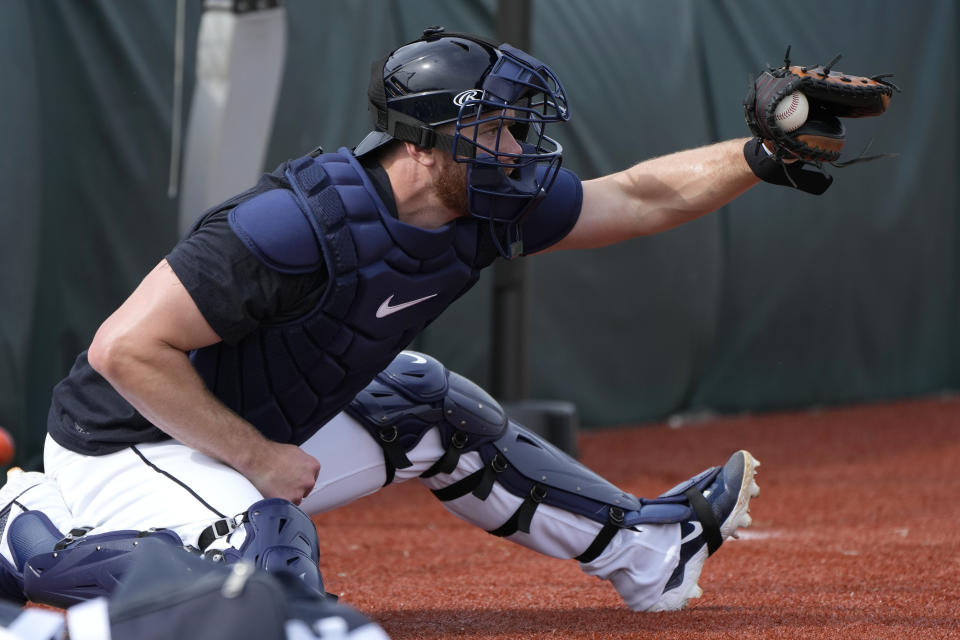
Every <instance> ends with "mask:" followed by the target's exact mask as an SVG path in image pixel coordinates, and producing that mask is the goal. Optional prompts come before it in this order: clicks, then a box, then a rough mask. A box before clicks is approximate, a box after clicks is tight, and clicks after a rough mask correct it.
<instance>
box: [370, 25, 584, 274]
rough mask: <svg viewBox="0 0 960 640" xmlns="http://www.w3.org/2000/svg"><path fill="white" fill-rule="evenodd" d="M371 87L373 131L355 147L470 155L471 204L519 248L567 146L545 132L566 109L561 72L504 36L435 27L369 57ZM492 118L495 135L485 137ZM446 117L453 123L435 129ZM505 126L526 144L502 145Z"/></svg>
mask: <svg viewBox="0 0 960 640" xmlns="http://www.w3.org/2000/svg"><path fill="white" fill-rule="evenodd" d="M368 95H369V98H370V106H371V111H372V113H373V116H374V127H375V129H376V131H374V132H372V133H370V134H369V135H368V136H367V137H366V138H365V139H364V140H363V141H362V142H361V143H360V144H359V145H358V146H357V148H356V149H355V150H354V153H355V154H356V155H357V156H361V155H363V154H365V153H369V152H370V151H373V150H374V149H376V148H378V147H380V146H382V145H384V144H386V143H388V142H390V141H391V140H401V141H405V142H412V143H414V144H417V145H419V146H421V147H434V148H437V149H441V150H446V151H450V153H451V155H452V156H453V158H454V159H455V160H456V161H457V162H465V163H467V165H468V166H467V185H468V186H467V195H468V203H469V210H470V214H471V215H473V216H474V217H477V218H480V219H483V220H487V221H489V222H490V231H491V235H492V237H493V239H494V242H495V244H496V246H497V249H498V250H499V251H500V253H501V254H502V255H504V256H506V257H508V258H509V257H513V256H515V255H517V254H518V253H519V252H520V251H521V250H522V241H521V237H520V222H521V221H522V220H523V218H524V217H525V216H526V215H527V214H528V213H529V212H530V211H532V210H533V208H534V207H535V206H536V205H537V204H538V203H539V202H540V200H542V198H543V196H544V195H545V194H546V192H547V190H548V189H549V188H550V187H551V186H552V184H553V181H554V179H555V178H556V176H557V171H558V170H559V169H560V163H561V161H562V156H563V148H562V147H561V146H560V144H559V143H558V142H556V141H555V140H553V139H552V138H549V137H547V136H546V135H545V133H544V131H545V128H546V124H547V123H548V122H562V121H565V120H567V119H569V117H570V116H569V111H568V109H567V99H566V95H565V94H564V91H563V87H562V86H561V85H560V81H559V80H558V79H557V77H556V75H554V73H553V72H552V71H550V69H549V68H547V66H546V65H545V64H543V63H542V62H540V61H539V60H537V59H536V58H534V57H533V56H531V55H529V54H527V53H525V52H523V51H520V50H519V49H516V48H514V47H512V46H510V45H508V44H501V45H494V44H493V43H492V42H490V41H489V40H486V39H484V38H480V37H478V36H474V35H469V34H460V33H450V34H448V33H445V32H444V30H443V28H442V27H431V28H429V29H426V30H425V31H424V32H423V35H422V36H421V37H420V38H419V39H417V40H415V41H413V42H410V43H408V44H406V45H404V46H402V47H400V48H399V49H396V50H395V51H393V52H391V53H390V54H388V55H387V56H386V57H385V58H383V59H381V60H379V61H377V62H375V63H374V64H373V66H372V68H371V77H370V87H369V91H368ZM491 122H495V123H496V125H495V135H494V136H490V135H487V136H486V137H485V138H484V139H483V140H480V139H479V135H480V131H481V128H483V129H484V130H487V129H486V127H484V125H487V123H491ZM443 125H453V126H451V127H446V128H445V129H444V130H438V129H437V128H438V127H442V126H443ZM505 129H509V131H510V134H511V135H512V136H513V137H514V138H515V139H516V141H517V142H518V143H519V144H520V147H521V150H520V151H518V152H517V151H516V147H514V152H508V151H506V150H505V149H506V145H504V149H501V148H500V145H501V136H502V135H503V131H504V130H505ZM508 170H509V173H508Z"/></svg>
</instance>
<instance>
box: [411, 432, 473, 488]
mask: <svg viewBox="0 0 960 640" xmlns="http://www.w3.org/2000/svg"><path fill="white" fill-rule="evenodd" d="M469 442H470V437H469V436H468V435H467V434H466V433H464V432H463V431H454V432H453V435H451V436H450V446H449V447H447V449H446V451H444V452H443V455H442V456H441V457H440V459H439V460H437V461H436V462H434V463H433V464H432V465H431V466H430V468H429V469H427V470H426V471H424V472H423V473H421V474H420V477H421V478H431V477H433V476H435V475H437V474H438V473H453V470H454V469H456V468H457V464H459V462H460V456H461V455H463V448H464V447H466V446H467V444H468V443H469Z"/></svg>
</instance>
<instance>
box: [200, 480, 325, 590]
mask: <svg viewBox="0 0 960 640" xmlns="http://www.w3.org/2000/svg"><path fill="white" fill-rule="evenodd" d="M234 530H242V533H243V540H242V542H240V543H239V546H231V547H228V548H224V549H215V550H210V551H207V552H206V555H207V556H208V557H210V558H211V559H212V560H214V561H215V562H228V563H232V562H237V561H239V560H241V559H243V560H250V561H252V562H253V563H254V564H255V565H256V566H257V567H259V568H260V569H265V570H266V571H269V572H272V573H276V572H279V571H285V572H288V573H292V574H294V575H296V576H298V577H299V578H300V579H301V580H303V582H304V583H305V584H307V585H308V586H310V587H311V588H313V589H314V590H316V591H317V592H319V593H321V594H323V593H324V590H323V578H322V577H321V576H320V566H319V565H320V543H319V540H318V539H317V528H316V526H315V525H314V524H313V521H312V520H311V519H310V516H308V515H307V514H305V513H304V512H303V511H301V510H300V509H298V508H297V507H296V506H294V505H293V503H291V502H289V501H287V500H281V499H280V498H269V499H267V500H260V501H258V502H255V503H253V504H252V505H250V508H249V509H248V510H247V511H246V512H245V513H242V514H240V515H239V516H237V517H236V518H232V519H224V520H218V521H217V522H215V523H214V524H213V525H211V526H210V527H208V528H207V529H206V530H205V531H204V532H203V533H202V534H201V536H200V549H201V550H202V551H203V550H206V549H207V547H209V546H210V544H211V543H212V541H213V540H214V539H216V538H217V537H220V536H223V535H226V534H227V533H230V532H233V531H234ZM218 533H219V535H218ZM230 538H233V534H231V536H230ZM229 541H230V539H228V542H229Z"/></svg>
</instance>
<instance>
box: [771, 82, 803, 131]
mask: <svg viewBox="0 0 960 640" xmlns="http://www.w3.org/2000/svg"><path fill="white" fill-rule="evenodd" d="M809 113H810V103H809V102H807V96H805V95H803V94H802V93H800V92H799V91H794V92H793V93H791V94H790V95H788V96H787V97H786V98H784V99H783V100H781V101H780V103H779V104H778V105H777V108H776V110H775V111H774V116H775V117H776V119H777V126H778V127H780V129H781V130H783V131H785V132H787V133H790V132H791V131H795V130H797V129H799V128H800V127H801V126H802V125H803V123H804V122H806V121H807V115H808V114H809Z"/></svg>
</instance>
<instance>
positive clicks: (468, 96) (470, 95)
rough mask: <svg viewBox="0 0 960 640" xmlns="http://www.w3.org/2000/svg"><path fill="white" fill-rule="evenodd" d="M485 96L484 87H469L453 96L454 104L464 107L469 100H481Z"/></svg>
mask: <svg viewBox="0 0 960 640" xmlns="http://www.w3.org/2000/svg"><path fill="white" fill-rule="evenodd" d="M481 96H483V90H482V89H467V90H466V91H461V92H460V93H458V94H457V95H455V96H454V97H453V104H455V105H457V106H458V107H462V106H463V105H465V104H466V103H467V102H469V101H471V100H479V99H480V97H481Z"/></svg>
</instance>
